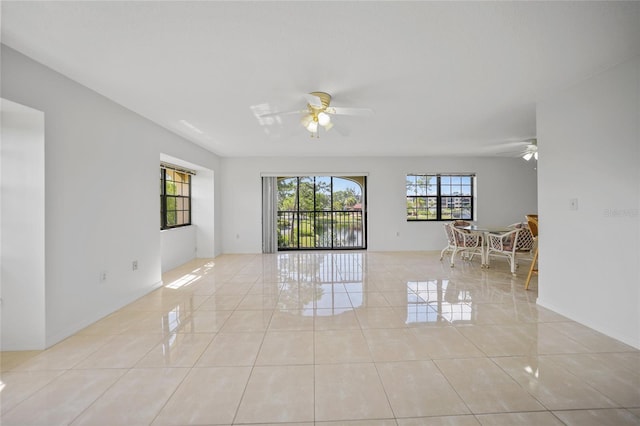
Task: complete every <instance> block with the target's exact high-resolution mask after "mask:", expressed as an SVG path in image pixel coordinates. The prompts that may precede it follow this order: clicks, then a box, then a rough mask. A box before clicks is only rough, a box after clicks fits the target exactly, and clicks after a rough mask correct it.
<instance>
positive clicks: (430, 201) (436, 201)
mask: <svg viewBox="0 0 640 426" xmlns="http://www.w3.org/2000/svg"><path fill="white" fill-rule="evenodd" d="M410 177H415V178H420V177H422V178H424V182H425V183H424V184H423V185H424V191H423V192H424V194H419V192H420V191H418V188H417V186H418V183H417V179H416V180H414V182H416V183H415V184H414V188H415V192H414V193H413V194H410V188H409V186H410V184H409V182H410V179H409V178H410ZM443 178H446V179H449V180H451V178H469V181H470V183H469V194H470V195H454V194H453V193H449V194H444V193H443V191H442V189H443V186H445V185H449V186H451V185H453V184H452V183H451V182H449V183H443V182H442V181H443ZM430 179H436V181H435V184H431V185H435V187H436V192H435V194H433V193H429V189H428V188H429V186H430V184H429V182H430ZM459 186H460V187H461V188H462V187H463V186H467V185H466V184H462V183H460V184H459ZM475 188H476V174H475V173H407V174H406V176H405V193H406V198H405V208H406V210H405V214H406V221H407V222H443V221H452V220H475V203H476V194H475ZM450 192H451V191H450ZM448 198H462V199H468V200H469V202H468V209H469V216H468V217H466V216H465V217H462V215H461V217H459V218H454V217H449V218H443V214H442V213H443V209H444V208H447V204H446V203H445V200H446V199H448ZM410 200H413V202H412V203H411V205H412V206H414V207H413V211H414V212H415V215H410V213H409V212H410V207H409V206H410ZM419 200H424V202H423V203H420V202H419ZM420 204H424V210H427V211H428V210H429V209H430V208H434V209H435V217H428V213H427V217H426V218H419V214H418V213H417V211H418V206H419V205H420ZM464 204H466V203H464ZM464 204H461V207H460V210H461V213H462V211H464V209H466V206H465V205H464Z"/></svg>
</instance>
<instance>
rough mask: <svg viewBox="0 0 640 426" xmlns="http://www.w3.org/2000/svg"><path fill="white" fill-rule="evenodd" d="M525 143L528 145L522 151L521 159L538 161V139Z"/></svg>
mask: <svg viewBox="0 0 640 426" xmlns="http://www.w3.org/2000/svg"><path fill="white" fill-rule="evenodd" d="M526 142H528V144H527V147H526V148H525V149H524V152H523V153H522V158H524V159H525V160H526V161H529V160H531V159H532V158H535V160H536V161H538V139H536V138H533V139H529V140H528V141H526Z"/></svg>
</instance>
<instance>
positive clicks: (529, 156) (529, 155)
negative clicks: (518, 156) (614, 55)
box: [522, 152, 537, 161]
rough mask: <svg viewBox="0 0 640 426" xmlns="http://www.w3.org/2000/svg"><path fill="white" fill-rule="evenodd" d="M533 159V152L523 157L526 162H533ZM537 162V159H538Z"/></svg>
mask: <svg viewBox="0 0 640 426" xmlns="http://www.w3.org/2000/svg"><path fill="white" fill-rule="evenodd" d="M531 157H533V152H527V153H525V154H524V155H523V156H522V158H524V159H525V160H526V161H529V160H531ZM536 157H537V156H536ZM536 160H537V158H536Z"/></svg>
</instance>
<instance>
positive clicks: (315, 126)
mask: <svg viewBox="0 0 640 426" xmlns="http://www.w3.org/2000/svg"><path fill="white" fill-rule="evenodd" d="M305 127H306V128H307V130H308V131H310V132H311V133H316V132H317V131H318V122H317V121H316V120H311V121H309V123H308V124H307V125H306V126H305Z"/></svg>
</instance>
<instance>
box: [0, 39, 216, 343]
mask: <svg viewBox="0 0 640 426" xmlns="http://www.w3.org/2000/svg"><path fill="white" fill-rule="evenodd" d="M2 96H3V97H4V98H6V99H9V100H12V101H14V102H18V103H20V104H23V105H27V106H29V107H32V108H35V109H38V110H40V111H43V112H44V114H45V163H46V168H45V181H46V187H45V211H46V217H45V241H46V243H45V257H46V262H45V265H46V266H45V276H46V296H45V297H46V343H45V344H46V346H49V345H51V344H53V343H55V342H57V341H59V340H61V339H63V338H64V337H67V336H69V335H71V334H72V333H74V332H75V331H77V330H79V329H81V328H82V327H84V326H86V325H88V324H90V323H92V322H94V321H95V320H97V319H99V318H100V317H102V316H104V315H107V314H109V313H110V312H112V311H114V310H115V309H118V308H120V307H122V306H123V305H125V304H127V303H129V302H131V301H133V300H135V299H136V298H138V297H140V296H141V295H143V294H146V293H147V292H149V291H150V290H152V289H153V288H155V287H156V286H158V285H160V283H161V256H160V232H159V227H160V226H159V216H160V215H159V214H158V209H159V201H158V200H159V194H158V173H159V170H158V168H159V158H160V153H166V154H168V155H171V156H173V157H176V158H182V159H184V160H185V161H190V162H192V163H194V164H199V165H201V166H203V167H205V168H207V169H209V170H212V171H215V170H216V169H218V168H219V159H218V157H217V156H215V155H214V154H212V153H210V152H208V151H206V150H204V149H202V148H201V147H198V146H196V145H194V144H192V143H190V142H188V141H186V140H185V139H183V138H181V137H179V136H177V135H176V134H174V133H171V132H169V131H168V130H166V129H164V128H161V127H159V126H157V125H156V124H154V123H152V122H150V121H149V120H146V119H145V118H143V117H141V116H139V115H137V114H135V113H133V112H131V111H130V110H127V109H125V108H123V107H121V106H120V105H118V104H116V103H114V102H112V101H110V100H108V99H106V98H104V97H103V96H101V95H99V94H97V93H95V92H93V91H91V90H89V89H87V88H86V87H84V86H81V85H79V84H78V83H76V82H74V81H72V80H70V79H68V78H67V77H65V76H63V75H61V74H58V73H56V72H54V71H52V70H51V69H49V68H47V67H44V66H43V65H41V64H39V63H37V62H34V61H32V60H30V59H29V58H27V57H25V56H24V55H22V54H20V53H18V52H16V51H14V50H12V49H10V48H8V47H6V46H4V45H3V46H2ZM216 193H217V191H216ZM219 225H220V223H219V222H216V225H215V226H219ZM216 230H217V228H216ZM210 244H212V245H213V246H214V247H215V248H214V251H215V254H218V253H220V251H221V247H222V246H221V243H216V242H210ZM134 260H137V261H138V265H139V268H138V270H137V271H133V270H132V261H134ZM102 271H106V272H107V280H106V281H104V282H100V279H99V277H100V273H101V272H102Z"/></svg>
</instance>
